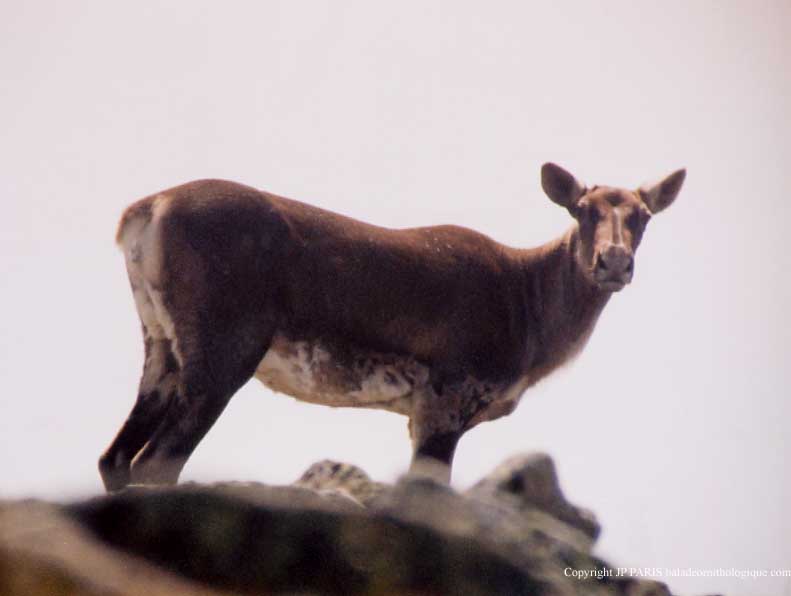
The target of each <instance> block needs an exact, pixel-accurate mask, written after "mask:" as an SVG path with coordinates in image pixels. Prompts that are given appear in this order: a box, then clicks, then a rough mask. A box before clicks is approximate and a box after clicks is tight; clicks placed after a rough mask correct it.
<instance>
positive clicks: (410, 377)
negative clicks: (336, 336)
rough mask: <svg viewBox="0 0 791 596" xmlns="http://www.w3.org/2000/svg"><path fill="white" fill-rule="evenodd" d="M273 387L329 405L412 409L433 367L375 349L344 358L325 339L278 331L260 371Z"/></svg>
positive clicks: (396, 410) (266, 381) (260, 365)
mask: <svg viewBox="0 0 791 596" xmlns="http://www.w3.org/2000/svg"><path fill="white" fill-rule="evenodd" d="M255 376H256V378H258V379H259V380H260V381H261V382H262V383H264V384H265V385H266V386H267V387H269V388H270V389H272V390H273V391H277V392H280V393H285V394H287V395H290V396H292V397H295V398H297V399H299V400H302V401H308V402H312V403H318V404H323V405H328V406H337V407H341V406H346V407H365V408H381V409H385V410H390V411H393V412H398V413H401V414H409V413H410V412H411V404H412V399H413V396H414V395H415V394H416V393H420V392H422V391H425V390H426V387H427V385H428V369H427V368H426V367H425V366H422V365H420V364H418V363H417V362H415V361H414V360H411V359H407V358H398V357H394V356H389V357H388V356H385V355H381V354H371V355H369V356H358V357H356V358H354V363H353V364H349V363H341V362H339V361H338V360H336V359H335V358H334V357H333V355H332V353H331V352H330V351H329V350H328V349H327V348H326V347H324V346H323V345H322V344H321V343H319V342H308V341H291V340H288V339H287V338H285V337H283V336H281V335H277V336H275V338H274V340H273V341H272V345H271V347H270V348H269V350H268V351H267V353H266V355H265V356H264V358H263V359H262V360H261V362H260V364H259V365H258V368H257V370H256V373H255Z"/></svg>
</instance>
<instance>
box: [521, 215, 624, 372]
mask: <svg viewBox="0 0 791 596" xmlns="http://www.w3.org/2000/svg"><path fill="white" fill-rule="evenodd" d="M579 243H580V238H579V230H578V227H577V226H576V225H574V226H573V227H572V228H571V229H569V231H568V232H566V233H565V234H564V235H563V236H561V237H560V238H556V239H555V240H552V241H550V242H548V243H547V244H544V245H542V246H539V247H537V248H532V249H524V250H520V251H519V262H520V270H521V272H522V274H523V292H524V297H523V300H524V304H525V310H526V315H527V316H526V318H527V321H528V326H529V329H528V333H529V334H530V335H533V336H534V337H535V338H536V339H538V342H537V344H535V347H534V349H532V350H530V352H532V353H531V354H528V367H529V368H531V369H534V368H539V369H546V370H545V371H544V372H543V373H542V374H541V376H543V374H546V373H548V372H549V371H550V370H551V369H553V368H554V367H555V366H558V365H560V364H562V363H563V361H565V360H567V359H568V358H570V357H572V356H573V355H574V354H575V353H576V352H578V351H579V350H580V349H581V348H582V347H583V346H584V344H585V342H586V341H587V339H588V337H589V336H590V333H591V332H592V331H593V327H594V326H595V324H596V321H597V319H598V318H599V315H600V314H601V312H602V310H603V309H604V306H605V305H606V304H607V301H608V300H609V299H610V295H611V292H607V291H604V290H601V289H599V287H598V286H597V285H596V284H595V283H594V282H593V281H591V279H590V278H589V277H588V276H587V275H586V274H585V272H584V271H583V270H582V267H581V266H580V264H579V262H578V259H577V251H578V250H579Z"/></svg>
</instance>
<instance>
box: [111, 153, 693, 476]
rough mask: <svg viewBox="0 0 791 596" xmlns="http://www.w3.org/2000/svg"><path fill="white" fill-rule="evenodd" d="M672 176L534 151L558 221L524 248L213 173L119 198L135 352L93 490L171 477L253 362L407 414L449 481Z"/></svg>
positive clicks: (609, 277) (582, 322)
mask: <svg viewBox="0 0 791 596" xmlns="http://www.w3.org/2000/svg"><path fill="white" fill-rule="evenodd" d="M684 178H685V170H683V169H682V170H678V171H675V172H673V173H672V174H670V175H669V176H667V177H666V178H664V179H662V180H660V181H659V182H657V183H654V184H647V185H643V186H641V187H640V188H638V189H637V190H627V189H623V188H616V187H610V186H592V187H587V186H585V185H584V184H582V183H581V182H580V181H578V180H577V179H576V178H575V177H574V176H573V175H572V174H570V173H569V172H568V171H566V170H564V169H563V168H561V167H560V166H558V165H555V164H553V163H546V164H544V165H543V167H542V169H541V185H542V187H543V190H544V192H545V193H546V194H547V195H548V197H549V198H550V199H551V200H552V201H553V202H555V203H556V204H558V205H560V206H561V207H563V208H565V209H566V210H567V211H568V213H569V214H570V215H571V217H572V218H573V220H574V222H573V225H572V226H571V228H570V229H568V230H567V231H566V232H565V233H564V234H563V235H561V236H560V237H559V238H556V239H555V240H553V241H551V242H548V243H546V244H544V245H542V246H538V247H536V248H529V249H518V248H511V247H508V246H505V245H503V244H500V243H498V242H496V241H494V240H492V239H491V238H489V237H487V236H485V235H484V234H481V233H478V232H475V231H473V230H470V229H467V228H463V227H458V226H452V225H442V226H433V227H420V228H410V229H390V228H385V227H379V226H375V225H370V224H367V223H363V222H361V221H357V220H355V219H352V218H349V217H345V216H343V215H339V214H336V213H333V212H330V211H327V210H324V209H319V208H317V207H313V206H310V205H308V204H305V203H301V202H298V201H294V200H291V199H288V198H284V197H281V196H276V195H274V194H271V193H268V192H263V191H259V190H256V189H254V188H251V187H248V186H244V185H241V184H237V183H234V182H229V181H223V180H199V181H194V182H189V183H187V184H184V185H181V186H177V187H175V188H171V189H170V190H165V191H163V192H160V193H157V194H154V195H151V196H149V197H146V198H144V199H141V200H140V201H138V202H136V203H133V204H132V205H131V206H129V207H128V208H127V209H126V211H125V212H124V214H123V216H122V218H121V222H120V225H119V228H118V234H117V242H118V244H119V245H120V247H121V248H122V250H123V254H124V257H125V262H126V269H127V273H128V277H129V281H130V284H131V288H132V292H133V296H134V302H135V305H136V307H137V312H138V315H139V317H140V320H141V322H142V329H143V339H144V346H145V363H144V366H143V374H142V378H141V380H140V385H139V390H138V394H137V400H136V402H135V403H134V406H133V408H132V411H131V413H130V414H129V416H128V418H127V419H126V422H125V423H124V424H123V426H122V427H121V429H120V431H119V432H118V434H117V436H116V437H115V439H114V440H113V442H112V444H111V445H110V446H109V448H108V449H107V450H106V451H105V453H104V454H103V455H102V456H101V458H100V460H99V469H100V473H101V476H102V480H103V482H104V485H105V487H106V489H107V490H108V491H116V490H120V489H122V488H124V487H125V486H127V485H128V484H130V483H135V484H138V483H143V484H163V483H164V484H168V483H175V482H177V480H178V477H179V475H180V473H181V470H182V468H183V467H184V465H185V463H186V462H187V459H188V458H189V457H190V455H191V454H192V453H193V451H194V450H195V448H196V447H197V445H198V443H199V442H200V441H201V439H202V438H203V437H204V435H205V434H206V433H207V432H208V431H209V429H210V428H211V427H212V425H213V424H214V423H215V421H216V420H217V418H218V417H219V416H220V414H221V413H222V411H223V409H224V408H225V407H226V405H227V404H228V402H229V400H230V398H231V397H232V396H233V394H234V393H236V391H237V390H238V389H239V388H241V387H242V385H244V384H245V383H246V382H247V381H248V380H250V379H251V378H252V377H257V378H258V379H259V380H260V381H262V382H263V383H264V384H265V385H266V386H268V387H269V388H270V389H272V390H273V391H274V392H280V393H284V394H287V395H290V396H292V397H294V398H296V399H299V400H304V401H307V402H313V403H317V404H324V405H328V406H350V407H364V408H380V409H384V410H388V411H392V412H396V413H399V414H403V415H405V416H407V417H408V419H409V424H408V427H409V434H410V436H411V439H412V446H413V456H412V460H411V467H410V470H411V471H414V472H415V473H419V472H420V470H421V469H423V467H424V466H428V468H431V469H432V473H436V474H438V475H439V476H440V477H441V479H442V480H444V481H446V482H447V481H449V480H450V469H451V464H452V461H453V456H454V452H455V450H456V446H457V443H458V441H459V439H460V438H461V436H462V435H463V434H464V433H465V432H466V431H468V430H470V429H471V428H473V427H474V426H476V425H477V424H479V423H481V422H484V421H488V420H494V419H496V418H500V417H502V416H505V415H507V414H510V413H511V412H512V411H513V410H514V408H515V407H516V405H517V403H518V402H519V400H520V398H521V396H522V394H523V393H524V392H525V390H526V389H528V388H529V387H530V386H532V385H533V384H535V383H536V382H537V381H539V380H540V379H541V378H543V377H545V376H546V375H548V374H549V373H550V372H552V371H553V370H554V369H556V368H557V367H559V366H560V365H562V364H563V363H565V362H567V361H569V359H571V358H572V357H573V356H574V355H575V354H577V353H578V352H579V351H580V350H581V349H582V347H583V346H584V344H585V342H586V340H587V339H588V337H589V336H590V334H591V332H592V330H593V328H594V325H595V323H596V321H597V319H598V317H599V315H600V314H601V312H602V309H603V308H604V307H605V305H606V304H607V302H608V301H609V299H610V297H611V296H612V294H613V293H615V292H618V291H619V290H621V289H622V288H623V287H624V286H625V285H627V284H628V283H630V281H631V280H632V275H633V272H634V255H635V251H636V250H637V247H638V245H639V244H640V241H641V239H642V237H643V232H644V230H645V228H646V225H647V224H648V221H649V220H650V219H651V216H652V215H653V214H656V213H659V212H660V211H662V210H663V209H665V208H666V207H668V206H669V205H670V204H671V203H672V202H673V201H674V199H675V198H676V196H677V195H678V193H679V190H680V189H681V186H682V183H683V181H684ZM295 424H296V423H295ZM428 468H426V469H428ZM437 470H439V471H438V472H437Z"/></svg>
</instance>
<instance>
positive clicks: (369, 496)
mask: <svg viewBox="0 0 791 596" xmlns="http://www.w3.org/2000/svg"><path fill="white" fill-rule="evenodd" d="M294 484H295V486H302V487H306V488H310V489H313V490H315V491H320V492H321V491H339V492H340V493H343V494H347V495H349V497H351V498H352V499H354V500H356V501H357V502H359V503H361V504H363V505H367V504H369V503H370V502H371V501H373V500H374V499H376V498H377V497H378V496H379V495H381V494H382V493H383V492H384V491H385V490H386V486H385V485H384V484H381V483H379V482H374V481H372V480H371V478H370V477H369V476H368V474H366V473H365V472H363V471H362V470H361V469H360V468H358V467H357V466H353V465H351V464H344V463H340V462H334V461H331V460H328V459H325V460H322V461H320V462H317V463H315V464H313V465H312V466H310V467H309V468H308V469H307V470H306V471H305V473H304V474H302V476H301V477H300V479H299V480H297V481H296V482H295V483H294ZM325 494H326V493H325Z"/></svg>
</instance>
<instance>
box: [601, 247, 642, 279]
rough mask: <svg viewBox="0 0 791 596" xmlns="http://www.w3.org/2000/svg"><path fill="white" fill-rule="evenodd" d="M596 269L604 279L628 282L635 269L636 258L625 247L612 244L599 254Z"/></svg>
mask: <svg viewBox="0 0 791 596" xmlns="http://www.w3.org/2000/svg"><path fill="white" fill-rule="evenodd" d="M596 269H597V273H598V274H599V275H600V276H602V277H607V278H609V279H619V278H620V279H623V280H624V281H626V280H627V279H628V278H629V276H630V275H631V273H632V270H633V269H634V257H632V254H631V253H630V252H629V251H628V250H627V249H626V248H625V247H623V246H617V245H614V244H611V245H610V246H608V247H607V248H606V249H605V250H603V251H601V252H600V253H599V258H598V259H597V260H596Z"/></svg>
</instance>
